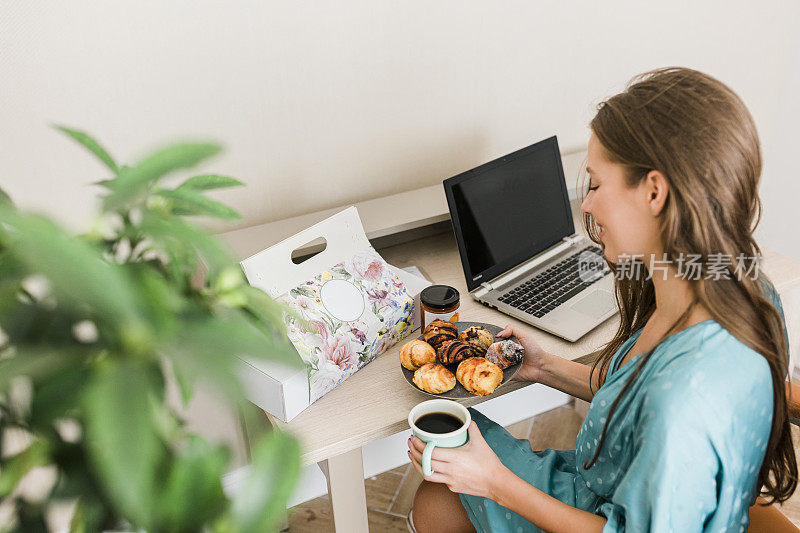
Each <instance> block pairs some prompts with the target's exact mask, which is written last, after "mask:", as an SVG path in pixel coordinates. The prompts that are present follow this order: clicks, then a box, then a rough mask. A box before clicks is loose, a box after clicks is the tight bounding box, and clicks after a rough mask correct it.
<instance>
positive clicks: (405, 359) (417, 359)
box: [400, 339, 436, 370]
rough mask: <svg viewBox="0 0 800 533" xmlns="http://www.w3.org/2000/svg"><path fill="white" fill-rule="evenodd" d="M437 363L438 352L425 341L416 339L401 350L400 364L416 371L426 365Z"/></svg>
mask: <svg viewBox="0 0 800 533" xmlns="http://www.w3.org/2000/svg"><path fill="white" fill-rule="evenodd" d="M435 362H436V350H434V349H433V346H431V345H430V344H428V343H427V342H425V341H421V340H419V339H414V340H411V341H408V342H407V343H405V344H404V345H403V346H402V347H401V348H400V364H401V365H403V366H404V367H405V368H407V369H409V370H416V369H418V368H419V367H421V366H422V365H424V364H427V363H435Z"/></svg>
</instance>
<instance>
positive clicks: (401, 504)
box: [289, 406, 800, 533]
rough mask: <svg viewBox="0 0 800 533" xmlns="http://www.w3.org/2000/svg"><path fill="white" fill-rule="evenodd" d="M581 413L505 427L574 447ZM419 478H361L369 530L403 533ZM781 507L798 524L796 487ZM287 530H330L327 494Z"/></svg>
mask: <svg viewBox="0 0 800 533" xmlns="http://www.w3.org/2000/svg"><path fill="white" fill-rule="evenodd" d="M582 422H583V417H582V415H580V414H579V413H578V411H576V410H575V409H573V408H572V407H571V406H564V407H559V408H557V409H553V410H552V411H548V412H546V413H542V414H540V415H537V416H535V417H533V418H529V419H527V420H523V421H522V422H518V423H516V424H513V425H511V426H508V427H507V428H506V429H508V431H509V432H510V433H511V434H512V435H514V436H515V437H517V438H525V437H527V438H528V439H529V440H530V441H531V447H532V448H533V449H534V450H544V449H547V448H554V449H557V450H567V449H574V448H575V438H576V437H577V435H578V430H579V429H580V426H581V423H582ZM792 431H793V433H792V435H793V440H794V443H795V453H796V454H797V455H798V457H800V430H798V428H796V427H792ZM421 480H422V478H421V476H420V475H419V474H418V473H417V471H416V470H414V468H412V467H411V465H410V464H409V465H406V466H401V467H398V468H396V469H394V470H391V471H389V472H385V473H383V474H380V475H378V476H375V477H373V478H370V479H366V480H364V484H365V487H366V492H367V508H368V513H367V515H368V518H369V529H370V531H371V532H373V533H376V532H380V533H383V532H387V533H407V531H408V529H407V528H406V514H408V510H409V509H410V508H411V504H412V502H413V500H414V493H415V492H416V490H417V486H418V485H419V483H420V481H421ZM782 511H783V512H784V513H785V514H786V516H788V517H789V518H790V519H791V520H792V521H793V522H794V523H795V524H798V525H800V490H798V491H797V492H795V494H794V496H793V497H792V498H791V499H790V500H789V501H788V502H786V503H785V504H784V506H783V508H782ZM289 531H290V532H291V533H307V532H308V533H320V532H334V531H335V529H334V527H333V516H332V514H331V505H330V500H329V499H328V496H327V495H325V496H321V497H319V498H316V499H314V500H310V501H308V502H305V503H303V504H301V505H298V506H296V507H292V508H291V509H289Z"/></svg>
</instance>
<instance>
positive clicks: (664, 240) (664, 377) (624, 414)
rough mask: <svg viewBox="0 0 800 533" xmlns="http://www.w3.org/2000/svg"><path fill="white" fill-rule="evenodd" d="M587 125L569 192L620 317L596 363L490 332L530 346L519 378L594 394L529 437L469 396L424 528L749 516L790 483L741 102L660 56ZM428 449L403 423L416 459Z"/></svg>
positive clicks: (441, 453) (779, 497)
mask: <svg viewBox="0 0 800 533" xmlns="http://www.w3.org/2000/svg"><path fill="white" fill-rule="evenodd" d="M590 126H591V131H592V135H591V138H590V140H589V151H588V158H587V163H588V164H587V173H588V175H589V187H588V192H587V194H586V197H585V199H584V201H583V204H582V206H581V208H582V210H583V212H584V223H585V224H586V227H587V231H588V234H589V235H590V237H591V238H592V240H593V241H595V242H596V243H598V244H600V245H601V246H602V248H603V253H604V255H605V258H606V260H607V261H608V262H609V264H610V265H611V267H612V268H613V269H614V271H615V273H616V274H617V276H616V293H617V301H618V303H619V307H620V325H619V329H618V331H617V333H616V334H615V336H614V338H613V339H612V340H611V341H610V342H609V343H608V344H607V345H606V346H605V347H604V349H603V350H601V353H600V356H599V358H598V360H597V361H596V362H595V364H594V366H593V367H591V368H588V367H585V366H584V365H581V364H579V363H575V362H572V361H568V360H565V359H562V358H560V357H557V356H554V355H551V354H548V353H545V352H544V351H543V350H542V349H541V348H540V347H539V346H538V345H537V344H536V343H535V342H534V341H533V340H532V339H531V338H529V337H528V336H526V335H525V334H524V332H522V331H519V330H517V329H515V328H514V327H511V326H507V327H506V329H505V330H504V331H503V332H502V333H501V336H508V335H510V334H515V335H516V336H517V337H518V338H519V339H520V341H521V342H522V343H523V345H524V347H525V352H526V355H525V360H524V362H523V365H522V368H521V369H520V371H519V373H518V377H519V378H520V379H523V380H527V381H531V382H538V383H543V384H545V385H548V386H551V387H554V388H556V389H559V390H561V391H563V392H566V393H568V394H571V395H573V396H576V397H579V398H583V399H585V400H587V401H590V402H591V406H590V408H589V412H588V415H587V417H586V420H585V421H584V423H583V425H582V427H581V430H580V433H579V434H578V438H577V441H576V448H577V449H576V450H571V451H554V450H545V451H543V452H533V451H531V449H530V445H529V443H528V441H526V440H516V439H513V438H512V437H511V436H510V435H509V434H508V433H507V432H505V430H503V429H502V428H501V427H500V426H498V425H497V424H495V423H494V422H492V421H491V420H488V419H487V418H486V417H484V416H483V415H481V414H480V413H478V412H477V411H474V410H472V417H473V424H472V426H471V427H470V428H469V435H470V441H469V443H468V444H467V445H465V446H463V447H461V448H457V449H452V450H448V449H436V450H435V451H434V453H433V456H432V457H433V459H432V462H431V464H432V467H433V470H434V473H433V475H431V476H429V477H427V478H425V481H424V482H423V483H422V485H421V486H420V488H419V489H418V491H417V495H416V498H415V501H414V508H413V516H412V523H413V525H414V526H416V529H417V531H418V532H419V533H426V532H428V531H436V532H446V531H474V530H477V531H513V532H517V531H539V530H540V529H543V530H547V531H581V532H584V531H601V530H604V531H622V530H627V531H649V530H657V531H670V530H674V531H681V532H687V531H701V530H702V531H744V530H745V529H746V528H747V524H748V508H749V507H750V506H751V505H753V503H754V502H755V500H756V496H757V494H758V492H759V490H758V488H759V487H762V489H761V493H762V495H764V496H766V497H767V498H769V499H770V500H771V501H773V502H774V501H778V502H782V501H784V500H786V499H787V498H788V497H789V496H790V495H791V494H792V492H793V491H794V489H795V486H796V483H797V481H796V478H797V465H796V461H795V455H794V450H793V447H792V442H791V437H790V431H789V422H788V418H787V404H786V393H785V389H784V386H783V384H784V379H785V376H786V373H787V360H788V358H787V341H786V336H785V331H784V326H783V320H782V315H781V310H780V303H779V301H778V299H777V294H776V293H775V292H774V290H772V286H771V284H769V282H768V281H767V280H766V279H765V278H764V277H763V276H759V275H758V272H757V263H755V259H754V258H756V257H758V256H759V248H758V246H757V245H756V243H755V241H754V239H753V229H754V227H755V224H756V223H757V216H758V213H759V209H760V201H759V198H758V194H757V187H758V181H759V178H760V174H761V153H760V148H759V141H758V136H757V133H756V129H755V125H754V123H753V120H752V118H751V116H750V114H749V112H748V111H747V108H746V107H745V106H744V104H743V103H742V101H741V100H740V99H739V97H738V96H737V95H736V94H735V93H734V92H733V91H731V90H730V89H729V88H728V87H727V86H725V85H724V84H722V83H721V82H719V81H717V80H716V79H714V78H711V77H710V76H707V75H705V74H703V73H700V72H697V71H694V70H690V69H685V68H667V69H660V70H656V71H653V72H649V73H646V74H643V75H641V76H638V77H637V78H634V80H632V82H631V84H629V86H628V88H627V89H626V90H625V91H624V92H623V93H621V94H618V95H616V96H614V97H612V98H610V99H608V100H607V101H605V102H603V103H602V104H600V106H599V108H598V112H597V115H596V116H595V117H594V119H593V120H592V122H591V125H590ZM697 254H700V256H699V258H702V261H698V260H697V259H698V256H697ZM692 259H693V260H692ZM638 267H641V270H640V271H638V272H637V268H638ZM689 267H691V268H689ZM636 274H638V275H636ZM422 449H423V445H422V443H421V442H420V441H419V440H418V439H416V438H413V437H412V439H410V440H409V456H410V458H411V460H412V463H413V464H414V467H415V468H417V470H418V471H420V472H421V467H420V459H421V452H422Z"/></svg>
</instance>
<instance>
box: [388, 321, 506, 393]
mask: <svg viewBox="0 0 800 533" xmlns="http://www.w3.org/2000/svg"><path fill="white" fill-rule="evenodd" d="M455 326H456V329H458V334H459V335H461V333H463V332H464V331H465V330H466V329H467V328H469V327H470V326H481V327H483V328H486V329H488V330H489V331H491V332H492V333H493V334H494V336H495V339H496V340H498V341H500V340H512V341H514V342H516V343H519V340H518V339H517V338H516V337H515V336H514V335H511V336H510V337H505V338H500V337H498V336H497V334H498V333H500V332H501V331H503V328H501V327H498V326H494V325H492V324H484V323H483V322H456V323H455ZM417 338H418V339H419V340H421V341H424V340H425V337H423V336H422V335H420V336H418V337H417ZM406 342H408V341H406ZM445 366H446V367H447V369H448V370H450V371H451V372H452V373H453V375H455V374H456V368H457V367H458V363H454V364H452V365H445ZM520 366H522V363H517V364H516V365H511V366H510V367H508V368H506V369H504V370H503V381H502V382H501V383H500V385H498V386H497V389H499V388H500V387H502V386H503V385H504V384H506V383H507V382H508V380H510V379H511V378H513V377H514V376H515V375H516V373H517V372H518V371H519V367H520ZM400 370H402V371H403V376H404V377H405V378H406V381H408V383H409V385H411V386H412V387H414V388H415V389H417V390H418V391H420V392H422V393H425V394H429V395H431V396H436V397H437V398H449V399H460V398H473V397H475V396H477V394H472V393H471V392H469V391H468V390H467V389H465V388H464V385H462V384H461V383H459V382H458V380H456V386H455V387H453V388H452V389H450V390H449V391H447V392H443V393H442V394H433V393H431V392H426V391H424V390H422V389H420V388H419V387H417V386H416V385H414V371H413V370H409V369H407V368H406V367H404V366H403V365H400ZM497 389H495V390H497ZM492 394H494V393H492ZM489 396H491V394H490V395H489Z"/></svg>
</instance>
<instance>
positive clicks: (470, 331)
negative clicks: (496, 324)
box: [458, 326, 494, 357]
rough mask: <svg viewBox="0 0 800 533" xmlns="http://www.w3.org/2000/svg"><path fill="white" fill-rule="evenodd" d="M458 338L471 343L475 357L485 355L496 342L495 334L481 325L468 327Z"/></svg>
mask: <svg viewBox="0 0 800 533" xmlns="http://www.w3.org/2000/svg"><path fill="white" fill-rule="evenodd" d="M458 338H459V339H460V340H462V341H464V342H466V343H467V344H469V347H470V348H472V356H473V357H483V354H485V353H486V350H487V349H488V348H489V346H491V345H492V343H493V342H494V334H493V333H492V332H491V331H489V330H488V329H486V328H483V327H481V326H470V327H468V328H467V329H466V330H464V331H463V332H462V333H461V335H459V336H458Z"/></svg>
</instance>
